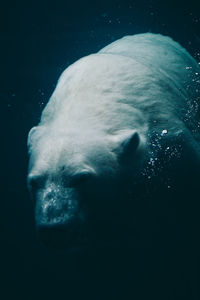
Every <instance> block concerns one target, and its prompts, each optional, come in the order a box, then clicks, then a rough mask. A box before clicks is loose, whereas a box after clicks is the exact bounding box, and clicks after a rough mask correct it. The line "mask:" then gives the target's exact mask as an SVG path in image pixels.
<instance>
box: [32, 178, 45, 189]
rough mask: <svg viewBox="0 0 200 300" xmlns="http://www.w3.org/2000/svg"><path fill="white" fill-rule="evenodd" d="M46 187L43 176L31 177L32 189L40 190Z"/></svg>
mask: <svg viewBox="0 0 200 300" xmlns="http://www.w3.org/2000/svg"><path fill="white" fill-rule="evenodd" d="M43 186H44V177H43V176H29V177H28V187H29V188H31V189H39V188H42V187H43Z"/></svg>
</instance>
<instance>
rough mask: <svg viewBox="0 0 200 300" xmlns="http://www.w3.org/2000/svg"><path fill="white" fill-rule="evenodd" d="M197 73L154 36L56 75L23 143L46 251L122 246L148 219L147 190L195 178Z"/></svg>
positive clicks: (130, 39)
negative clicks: (103, 243)
mask: <svg viewBox="0 0 200 300" xmlns="http://www.w3.org/2000/svg"><path fill="white" fill-rule="evenodd" d="M199 74H200V68H199V66H198V64H197V62H196V61H195V60H194V59H193V58H192V57H191V56H190V54H189V53H188V52H187V51H186V50H185V49H184V48H182V47H181V46H180V45H179V44H178V43H177V42H175V41H173V40H172V39H171V38H169V37H167V36H163V35H160V34H151V33H144V34H137V35H133V36H125V37H123V38H122V39H119V40H117V41H115V42H113V43H111V44H110V45H108V46H106V47H105V48H103V49H102V50H100V51H99V52H98V53H96V54H91V55H89V56H86V57H83V58H81V59H79V60H78V61H77V62H75V63H74V64H72V65H71V66H69V67H68V68H67V69H66V70H65V71H64V72H63V73H62V75H61V77H60V79H59V81H58V84H57V86H56V89H55V91H54V92H53V94H52V96H51V98H50V100H49V102H48V104H47V105H46V107H45V108H44V110H43V112H42V116H41V121H40V123H39V124H38V125H37V126H36V127H33V128H32V129H31V130H30V132H29V136H28V149H29V155H30V161H29V169H28V188H29V190H30V193H31V195H32V198H33V199H34V203H35V220H36V226H37V229H38V233H39V235H40V237H41V239H42V240H43V241H44V242H45V243H46V244H48V245H51V246H52V245H53V246H56V245H66V246H68V247H70V246H71V245H74V244H77V245H79V244H84V243H89V242H91V241H94V240H106V239H107V240H112V239H116V240H120V239H122V237H123V238H125V239H127V237H130V236H131V235H133V232H134V230H135V228H137V224H138V223H139V224H140V227H142V222H140V220H141V219H142V220H143V218H142V215H143V216H145V218H150V217H149V209H150V208H149V203H147V202H145V201H146V200H145V199H147V198H148V196H147V192H146V191H148V195H155V189H156V190H157V186H158V185H159V184H160V186H162V189H164V190H165V189H166V191H167V190H170V189H171V188H172V185H173V184H175V183H174V174H175V173H176V174H179V175H180V174H187V172H189V171H190V172H191V171H192V172H193V171H194V172H196V171H197V172H198V169H199V161H200V131H199V127H200V119H199V102H198V101H199V96H200V93H199V91H200V88H199V82H200V79H199ZM179 175H177V177H179ZM155 182H156V184H155ZM162 189H160V190H159V194H160V191H161V190H162ZM166 191H165V192H166ZM162 192H163V190H162ZM165 192H164V193H165ZM162 197H163V196H162ZM162 197H160V195H159V196H158V198H159V199H160V202H162ZM141 203H142V205H141ZM155 203H157V202H155ZM159 205H160V204H159ZM147 206H148V208H147ZM147 216H148V217H147ZM148 220H150V219H148ZM143 221H144V220H143ZM146 225H147V223H146ZM146 225H144V226H145V227H146ZM148 226H149V225H148Z"/></svg>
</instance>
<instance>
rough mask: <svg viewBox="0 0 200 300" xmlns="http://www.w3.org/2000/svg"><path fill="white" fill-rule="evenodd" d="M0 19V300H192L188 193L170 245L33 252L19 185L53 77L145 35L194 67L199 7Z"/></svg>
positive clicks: (76, 9) (193, 244)
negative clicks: (177, 47) (184, 54)
mask: <svg viewBox="0 0 200 300" xmlns="http://www.w3.org/2000/svg"><path fill="white" fill-rule="evenodd" d="M0 14H1V18H0V22H1V26H0V31H1V48H0V51H1V56H0V59H1V75H0V76H1V90H0V97H1V102H0V103H1V105H2V109H1V112H2V113H1V120H2V127H1V128H2V130H1V135H2V144H1V151H2V154H1V157H2V158H3V161H2V163H1V169H2V172H1V175H2V179H1V183H2V187H1V190H2V193H1V209H0V224H1V227H0V228H1V235H0V240H1V248H0V254H1V255H0V259H1V266H0V272H1V275H2V278H1V280H0V285H1V288H0V291H1V293H4V295H3V296H2V297H1V299H16V298H18V297H19V299H20V298H21V299H70V300H71V299H79V298H80V297H81V298H82V299H87V298H91V299H102V298H103V299H115V298H117V297H118V296H119V298H120V299H199V282H198V277H197V275H198V273H199V255H198V240H199V230H198V225H197V224H199V223H198V222H196V223H195V221H194V219H195V218H198V210H197V208H198V205H194V204H192V206H193V208H194V210H192V207H191V206H188V215H186V214H185V211H187V205H188V204H186V199H188V202H189V203H194V202H192V199H193V201H194V199H195V201H196V202H198V196H197V195H198V194H197V191H194V190H192V191H190V192H189V191H186V192H185V193H183V206H182V208H180V210H179V212H180V214H179V216H180V217H179V218H178V220H177V223H176V226H175V230H176V232H177V233H178V234H177V235H176V234H174V240H176V241H177V240H178V241H180V243H179V242H176V243H175V244H174V247H173V246H172V245H169V246H168V245H167V243H166V241H165V242H163V244H162V246H161V245H159V243H156V238H158V236H156V238H155V246H154V247H152V245H151V243H150V244H149V245H147V247H144V248H142V249H137V248H135V249H129V250H127V249H126V250H124V249H117V250H116V249H115V248H113V249H109V250H108V249H102V250H98V251H95V250H94V249H91V251H90V252H89V253H82V254H76V253H73V254H66V253H65V252H61V253H57V252H54V251H52V250H47V249H44V248H41V246H40V245H39V243H38V241H37V239H36V237H35V231H34V217H33V206H32V203H31V202H30V201H29V198H28V193H27V190H26V183H25V181H26V170H27V150H26V137H27V133H28V131H29V129H30V128H31V127H32V126H33V125H35V124H36V123H37V122H38V120H39V116H40V113H41V111H42V109H43V107H44V105H45V104H46V102H47V100H48V98H49V96H50V95H51V93H52V91H53V89H54V87H55V84H56V81H57V79H58V76H59V75H60V73H61V72H62V70H64V69H65V68H66V67H67V66H68V65H69V64H71V63H73V62H74V61H76V60H77V59H78V58H80V57H82V56H84V55H87V54H90V53H92V52H97V51H98V50H99V49H101V48H102V47H103V46H105V45H106V44H108V43H110V42H112V41H113V40H115V39H118V38H120V37H122V36H124V35H127V34H135V33H142V32H147V31H151V32H159V33H162V34H166V35H169V36H171V37H173V38H174V39H175V40H177V41H178V42H180V43H181V44H182V45H183V46H184V47H185V48H186V49H187V50H188V51H189V52H190V53H191V54H192V55H193V56H194V57H195V58H196V59H197V60H200V3H199V1H197V0H196V1H180V2H179V1H176V0H174V1H108V3H106V2H105V1H103V2H102V1H101V2H99V3H95V2H92V1H91V2H89V1H81V3H79V2H76V1H54V2H47V1H43V2H42V3H39V2H37V1H35V2H34V1H27V2H25V1H20V2H17V1H16V2H14V1H10V2H7V3H4V4H2V5H1V12H0ZM191 182H194V181H193V178H191ZM196 182H198V180H197V181H196ZM196 202H195V203H196ZM179 204H180V202H179ZM182 212H183V214H182ZM181 216H182V217H181ZM193 216H194V218H193ZM184 217H186V220H185V222H184ZM179 221H180V223H179ZM179 224H182V225H181V226H182V229H183V230H181V229H180V228H179ZM188 224H190V226H188V227H189V229H188V227H187V225H188ZM191 224H192V225H191ZM192 228H194V230H192ZM171 233H173V229H172V230H171ZM181 234H183V237H182V238H180V235H181ZM160 235H161V236H160V239H159V240H162V232H161V233H160ZM172 235H173V234H172ZM184 235H185V244H184V242H183V241H184ZM177 237H179V238H178V239H177ZM163 240H164V239H163Z"/></svg>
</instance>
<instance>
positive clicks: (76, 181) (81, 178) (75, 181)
mask: <svg viewBox="0 0 200 300" xmlns="http://www.w3.org/2000/svg"><path fill="white" fill-rule="evenodd" d="M91 178H92V174H91V173H88V172H83V173H80V174H76V175H74V176H73V177H72V178H70V180H69V182H68V185H69V186H70V187H74V186H79V185H82V184H84V183H87V182H89V180H90V179H91Z"/></svg>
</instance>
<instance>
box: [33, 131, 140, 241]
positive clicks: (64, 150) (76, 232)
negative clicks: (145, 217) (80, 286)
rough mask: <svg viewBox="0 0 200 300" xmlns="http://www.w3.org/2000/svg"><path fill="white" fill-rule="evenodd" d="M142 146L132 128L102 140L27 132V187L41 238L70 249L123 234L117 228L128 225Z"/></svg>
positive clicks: (138, 172) (55, 132) (62, 134)
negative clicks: (28, 155) (73, 246)
mask: <svg viewBox="0 0 200 300" xmlns="http://www.w3.org/2000/svg"><path fill="white" fill-rule="evenodd" d="M144 145H145V141H144V138H143V137H142V136H141V134H139V133H138V132H137V131H135V130H121V131H119V132H116V133H115V134H112V135H110V136H107V138H105V134H101V133H98V134H96V136H94V134H92V132H91V134H88V133H87V136H84V135H80V133H79V135H77V134H76V132H70V134H66V131H65V132H64V133H62V132H58V131H56V130H54V127H53V126H45V125H39V126H37V127H34V128H32V129H31V131H30V133H29V138H28V147H29V154H30V161H29V172H28V188H29V191H30V194H31V196H32V198H33V201H34V204H35V220H36V227H37V231H38V234H39V236H40V238H41V240H42V241H43V242H44V243H45V244H48V245H50V246H54V247H60V246H67V247H70V246H72V245H76V244H77V245H79V244H82V245H84V243H85V244H88V243H89V242H92V241H93V242H94V241H95V240H99V241H100V240H101V239H111V240H112V238H113V237H114V236H115V238H116V239H117V238H118V237H119V235H120V234H123V235H124V232H123V233H122V231H123V229H122V227H123V226H124V225H125V224H126V227H127V226H128V225H127V224H128V223H129V219H131V222H132V213H131V207H132V195H131V193H135V194H136V190H135V191H134V182H135V183H136V181H137V177H138V175H139V174H140V171H141V167H142V164H143V162H144V158H145V155H144V153H145V151H144V149H145V147H144ZM129 198H130V199H129ZM120 230H121V231H120Z"/></svg>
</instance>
